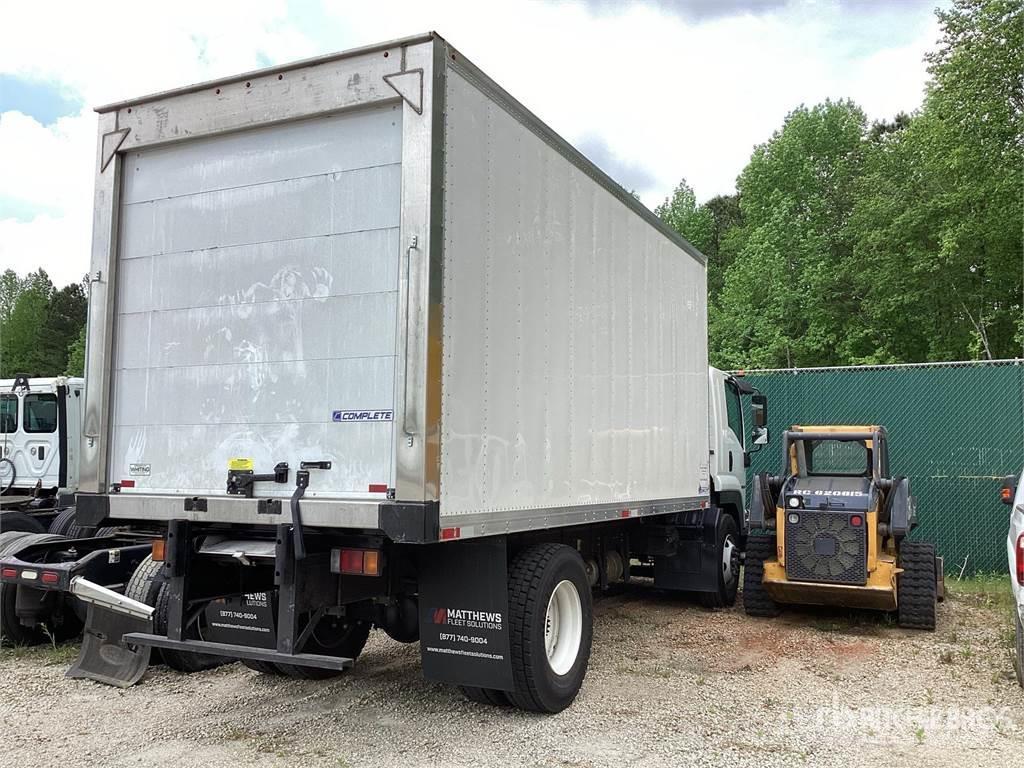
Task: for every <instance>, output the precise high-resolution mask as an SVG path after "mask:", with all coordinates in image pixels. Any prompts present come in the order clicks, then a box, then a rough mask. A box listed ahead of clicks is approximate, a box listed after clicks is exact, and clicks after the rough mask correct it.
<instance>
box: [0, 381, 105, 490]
mask: <svg viewBox="0 0 1024 768" xmlns="http://www.w3.org/2000/svg"><path fill="white" fill-rule="evenodd" d="M84 388H85V380H84V379H81V378H66V377H63V376H61V377H57V378H48V379H43V378H40V379H29V378H26V377H24V376H21V377H18V378H15V379H0V492H2V493H3V495H4V497H5V498H4V504H3V506H4V507H8V506H11V505H13V504H14V503H15V498H19V499H23V498H24V497H33V498H53V499H56V498H57V496H58V494H60V493H65V492H74V491H75V489H77V487H78V457H79V453H80V450H81V447H80V442H81V434H82V411H83V406H84V402H85V401H84V398H83V391H84Z"/></svg>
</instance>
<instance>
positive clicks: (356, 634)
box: [274, 616, 370, 680]
mask: <svg viewBox="0 0 1024 768" xmlns="http://www.w3.org/2000/svg"><path fill="white" fill-rule="evenodd" d="M328 620H333V622H332V623H331V624H330V626H324V624H325V623H326V622H328ZM369 636H370V622H368V621H361V620H356V621H344V620H343V619H342V618H341V617H334V616H325V617H324V618H323V619H321V620H320V624H318V625H317V627H316V629H314V630H313V632H312V634H311V635H310V637H309V640H308V641H307V642H306V645H305V647H304V648H303V649H302V650H303V652H305V653H320V654H323V655H325V656H342V657H344V658H348V659H358V658H359V654H360V653H362V652H363V646H365V645H366V640H367V638H368V637H369ZM274 666H275V667H277V671H278V672H280V673H281V674H282V675H284V676H286V677H292V678H295V679H296V680H326V679H327V678H329V677H337V676H338V675H340V674H342V670H340V669H324V668H323V667H302V666H299V665H298V664H279V663H277V662H275V663H274Z"/></svg>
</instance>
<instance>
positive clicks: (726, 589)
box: [698, 512, 740, 608]
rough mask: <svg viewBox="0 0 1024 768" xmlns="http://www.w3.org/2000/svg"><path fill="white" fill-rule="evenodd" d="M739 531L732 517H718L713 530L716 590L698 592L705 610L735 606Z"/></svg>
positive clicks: (738, 569)
mask: <svg viewBox="0 0 1024 768" xmlns="http://www.w3.org/2000/svg"><path fill="white" fill-rule="evenodd" d="M738 537H739V530H738V529H737V528H736V520H735V519H734V518H733V517H732V515H727V514H725V513H724V512H723V513H721V514H720V515H719V517H718V526H717V527H716V529H715V538H716V547H715V557H716V561H717V563H718V588H717V589H716V590H715V591H714V592H699V593H698V595H699V597H698V600H699V601H700V604H701V605H703V606H704V607H705V608H728V607H729V606H732V605H735V604H736V592H737V591H738V589H739V586H740V548H739V542H738Z"/></svg>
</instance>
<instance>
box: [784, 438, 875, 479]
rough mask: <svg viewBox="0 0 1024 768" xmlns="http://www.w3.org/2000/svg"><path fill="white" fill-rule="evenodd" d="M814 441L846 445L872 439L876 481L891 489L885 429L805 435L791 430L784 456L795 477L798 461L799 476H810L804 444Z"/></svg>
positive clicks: (785, 441)
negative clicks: (794, 466) (793, 463)
mask: <svg viewBox="0 0 1024 768" xmlns="http://www.w3.org/2000/svg"><path fill="white" fill-rule="evenodd" d="M813 440H835V441H838V442H845V443H863V442H866V441H869V440H870V441H871V447H870V448H869V450H870V451H871V477H872V480H873V481H874V482H875V484H876V485H877V486H878V487H879V488H882V489H885V488H888V486H889V481H890V477H889V449H888V446H887V444H886V443H887V441H886V433H885V427H876V428H874V429H872V430H871V431H867V430H863V431H854V430H850V431H844V432H825V431H820V432H804V431H801V430H788V429H787V430H786V431H785V432H784V433H783V435H782V453H783V456H785V457H786V470H785V474H787V475H788V474H791V470H792V462H793V460H794V459H795V460H796V468H797V474H798V475H800V476H801V477H804V476H806V475H807V474H808V471H807V453H806V451H805V450H804V446H803V443H805V442H809V441H813ZM794 449H795V450H794ZM794 454H795V455H794Z"/></svg>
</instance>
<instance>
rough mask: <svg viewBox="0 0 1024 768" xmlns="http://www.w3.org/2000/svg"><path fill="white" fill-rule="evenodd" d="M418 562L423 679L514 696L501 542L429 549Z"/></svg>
mask: <svg viewBox="0 0 1024 768" xmlns="http://www.w3.org/2000/svg"><path fill="white" fill-rule="evenodd" d="M420 557H421V559H420V574H421V576H420V596H419V605H420V654H421V657H422V660H423V675H424V676H425V677H426V678H427V679H428V680H436V681H437V682H442V683H452V684H455V685H469V686H474V687H478V688H492V689H496V690H502V691H511V690H513V687H514V686H513V682H512V663H511V659H510V640H509V626H508V619H509V617H508V554H507V550H506V543H505V537H504V536H494V537H488V538H486V539H480V540H474V541H456V542H447V543H438V544H430V545H427V546H425V547H424V548H423V551H422V552H421V553H420Z"/></svg>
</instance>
